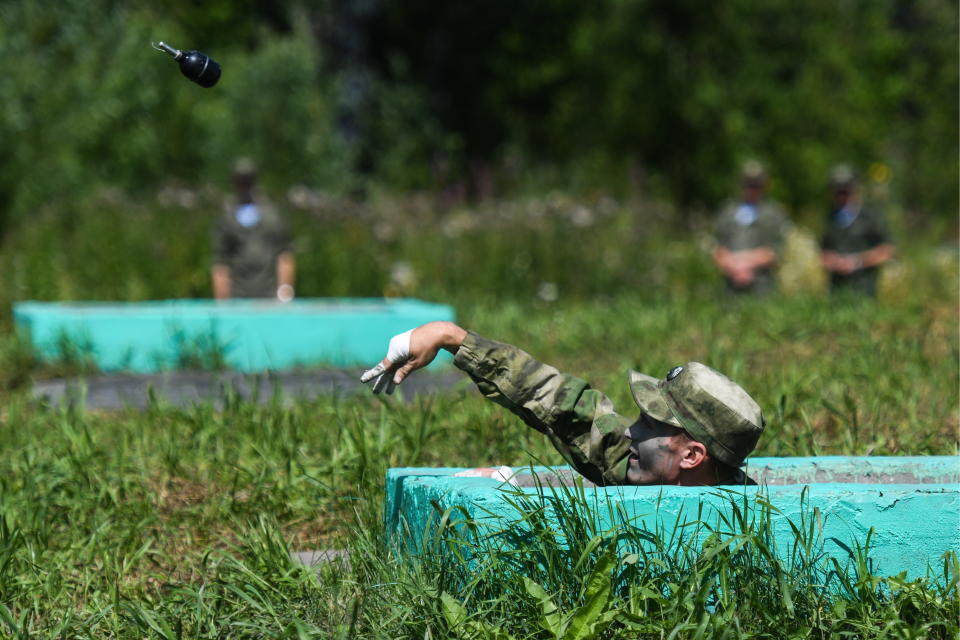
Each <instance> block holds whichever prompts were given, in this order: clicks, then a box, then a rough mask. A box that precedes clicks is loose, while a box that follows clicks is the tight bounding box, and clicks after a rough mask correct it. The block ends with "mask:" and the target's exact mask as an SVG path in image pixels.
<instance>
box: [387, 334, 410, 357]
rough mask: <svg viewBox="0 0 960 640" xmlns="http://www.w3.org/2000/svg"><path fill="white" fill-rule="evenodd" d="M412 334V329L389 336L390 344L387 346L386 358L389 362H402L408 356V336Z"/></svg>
mask: <svg viewBox="0 0 960 640" xmlns="http://www.w3.org/2000/svg"><path fill="white" fill-rule="evenodd" d="M411 335H413V329H410V330H409V331H404V332H403V333H400V334H397V335H395V336H393V337H392V338H390V346H389V347H387V360H389V361H390V362H395V363H396V362H403V361H404V360H406V359H407V358H409V357H410V336H411Z"/></svg>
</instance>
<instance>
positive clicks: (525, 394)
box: [454, 332, 633, 485]
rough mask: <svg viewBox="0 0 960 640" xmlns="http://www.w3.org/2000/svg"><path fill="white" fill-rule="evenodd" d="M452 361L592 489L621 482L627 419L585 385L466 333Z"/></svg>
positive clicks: (514, 349) (511, 349) (627, 442)
mask: <svg viewBox="0 0 960 640" xmlns="http://www.w3.org/2000/svg"><path fill="white" fill-rule="evenodd" d="M454 363H455V364H456V366H457V367H459V368H460V369H462V370H463V371H465V372H467V374H469V375H470V377H471V378H472V379H473V381H474V382H475V383H476V385H477V387H478V388H479V389H480V392H481V393H483V395H484V396H486V397H487V398H488V399H490V400H492V401H493V402H496V403H497V404H499V405H501V406H503V407H506V408H507V409H509V410H510V411H512V412H513V413H515V414H516V415H517V416H519V417H520V418H521V419H522V420H523V421H524V422H525V423H526V424H527V425H529V426H530V427H533V428H534V429H536V430H537V431H539V432H541V433H543V434H545V435H546V436H547V437H548V438H550V441H551V443H552V444H553V446H554V447H555V448H556V449H557V451H559V452H560V454H561V455H562V456H563V457H564V459H566V460H567V462H569V463H570V464H571V465H572V466H573V467H574V468H575V469H576V470H577V471H578V472H579V473H581V474H582V475H583V476H585V477H586V478H587V479H588V480H590V481H591V482H594V483H596V484H598V485H607V484H625V483H626V471H627V456H628V455H629V453H630V452H629V446H630V438H629V435H628V434H627V428H628V427H629V426H630V424H632V422H633V421H632V420H630V419H628V418H625V417H623V416H621V415H618V414H617V413H616V412H615V411H614V409H613V403H611V401H610V399H609V398H607V397H606V396H605V395H603V394H602V393H600V392H599V391H596V390H594V389H591V388H590V385H589V384H587V383H586V382H585V381H583V380H581V379H579V378H575V377H573V376H570V375H566V374H563V373H561V372H560V371H558V370H557V369H555V368H554V367H551V366H549V365H546V364H543V363H541V362H539V361H537V360H535V359H534V358H533V357H532V356H530V355H529V354H528V353H526V352H525V351H523V350H521V349H518V348H517V347H514V346H512V345H509V344H504V343H501V342H495V341H493V340H488V339H486V338H483V337H480V336H478V335H477V334H475V333H472V332H470V333H468V335H467V337H466V339H465V340H464V342H463V345H462V346H461V347H460V349H459V350H458V351H457V355H456V358H455V359H454Z"/></svg>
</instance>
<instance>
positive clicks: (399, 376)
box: [361, 322, 764, 485]
mask: <svg viewBox="0 0 960 640" xmlns="http://www.w3.org/2000/svg"><path fill="white" fill-rule="evenodd" d="M440 349H446V350H448V351H450V352H451V353H453V354H454V364H455V365H456V366H457V367H458V368H460V369H462V370H463V371H465V372H466V373H467V374H468V375H469V376H470V377H471V378H472V379H473V381H474V383H475V384H476V385H477V387H478V388H479V390H480V392H481V393H482V394H483V395H484V396H486V397H487V398H488V399H490V400H492V401H493V402H496V403H497V404H499V405H501V406H503V407H506V408H507V409H509V410H510V411H512V412H513V413H515V414H516V415H517V416H519V417H520V418H521V419H522V420H523V421H524V422H525V423H526V424H527V425H528V426H530V427H532V428H534V429H536V430H537V431H539V432H541V433H543V434H544V435H546V436H547V437H548V438H549V439H550V441H551V443H552V444H553V446H554V447H555V448H556V449H557V451H559V452H560V454H561V455H562V456H563V457H564V458H565V459H566V460H567V462H569V463H570V464H571V465H572V466H573V467H574V468H575V469H576V470H577V471H578V472H579V473H580V474H582V475H583V476H584V477H586V478H587V479H588V480H590V481H591V482H594V483H596V484H598V485H656V484H676V485H717V484H743V483H750V480H749V479H748V478H747V477H746V476H745V475H744V474H743V472H742V471H741V470H740V467H741V466H742V465H743V463H744V460H745V459H746V458H747V456H748V455H750V453H751V452H752V451H753V449H754V447H755V446H756V444H757V440H758V439H759V438H760V434H761V433H762V432H763V427H764V419H763V415H762V413H761V411H760V407H759V405H757V403H756V402H755V401H754V400H753V398H751V397H750V396H749V394H747V392H746V391H744V390H743V389H742V388H741V387H740V386H739V385H737V384H736V383H734V382H733V381H731V380H730V379H729V378H727V377H726V376H724V375H723V374H721V373H719V372H717V371H715V370H713V369H711V368H710V367H708V366H706V365H703V364H700V363H699V362H689V363H687V364H685V365H682V366H678V367H674V368H673V369H671V370H670V371H669V372H667V373H666V375H665V376H664V377H663V378H655V377H651V376H648V375H644V374H641V373H637V372H631V373H630V376H629V383H630V389H631V391H632V393H633V398H634V400H635V401H636V403H637V405H638V407H639V408H640V416H639V417H638V418H630V417H627V416H624V415H621V414H619V413H617V412H616V411H615V410H614V407H613V403H612V402H611V401H610V399H609V398H607V396H605V395H604V394H602V393H600V392H599V391H596V390H595V389H592V388H590V385H589V384H588V383H587V382H585V381H583V380H581V379H579V378H576V377H574V376H571V375H567V374H564V373H561V372H560V371H558V370H557V369H555V368H554V367H551V366H549V365H546V364H543V363H541V362H538V361H537V360H535V359H534V358H533V357H532V356H530V355H529V354H528V353H526V352H525V351H523V350H521V349H519V348H517V347H514V346H512V345H509V344H504V343H502V342H496V341H494V340H489V339H487V338H483V337H481V336H479V335H477V334H475V333H473V332H469V331H466V330H464V329H462V328H461V327H459V326H457V325H455V324H453V323H450V322H431V323H428V324H425V325H422V326H420V327H417V328H416V329H411V330H410V331H407V332H405V333H402V334H400V335H398V336H395V337H394V338H393V339H392V340H391V341H390V345H389V348H388V351H387V356H386V357H385V358H384V359H383V361H382V362H380V363H379V364H378V365H376V366H375V367H374V368H372V369H370V370H369V371H366V372H365V373H364V374H363V376H362V377H361V381H362V382H365V383H372V384H373V391H374V393H379V392H381V391H385V392H386V393H392V392H393V389H394V387H395V386H396V385H398V384H400V383H401V382H402V381H403V379H404V378H405V377H406V376H407V375H409V374H410V373H411V372H412V371H414V370H416V369H419V368H421V367H424V366H426V365H428V364H429V363H430V362H431V361H432V360H433V359H434V357H436V355H437V352H438V351H439V350H440Z"/></svg>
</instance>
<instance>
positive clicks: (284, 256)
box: [212, 158, 295, 302]
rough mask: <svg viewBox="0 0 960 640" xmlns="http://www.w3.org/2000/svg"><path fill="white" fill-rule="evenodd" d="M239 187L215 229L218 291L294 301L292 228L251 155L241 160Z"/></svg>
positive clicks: (221, 296)
mask: <svg viewBox="0 0 960 640" xmlns="http://www.w3.org/2000/svg"><path fill="white" fill-rule="evenodd" d="M233 188H234V196H233V198H231V199H230V200H228V201H227V203H226V205H225V208H224V212H223V215H222V216H221V217H220V220H219V221H218V222H217V227H216V233H215V234H214V254H215V263H214V265H213V273H212V276H213V297H214V298H216V299H217V300H227V299H229V298H274V299H276V300H278V301H280V302H289V301H290V300H292V299H293V277H294V269H295V264H294V258H293V251H292V250H291V245H290V234H289V233H288V232H287V227H286V225H285V224H284V221H283V219H282V218H281V217H280V214H279V213H278V212H277V210H276V209H275V208H274V207H273V206H271V205H270V204H269V203H268V202H266V200H265V199H264V198H263V197H262V195H261V194H260V193H259V190H258V189H257V169H256V166H255V165H254V164H253V162H252V161H251V160H249V159H247V158H242V159H240V160H237V162H236V164H235V165H234V169H233Z"/></svg>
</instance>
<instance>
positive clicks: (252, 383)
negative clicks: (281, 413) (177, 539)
mask: <svg viewBox="0 0 960 640" xmlns="http://www.w3.org/2000/svg"><path fill="white" fill-rule="evenodd" d="M360 373H361V369H349V370H342V369H319V370H308V371H297V372H282V373H276V372H269V373H263V374H241V373H236V372H209V371H171V372H166V373H161V374H153V375H130V374H119V375H98V376H91V377H88V378H66V379H65V378H59V379H52V380H41V381H38V382H36V383H34V385H33V388H32V390H31V391H32V395H33V397H34V398H36V399H38V400H42V401H44V402H48V403H50V404H52V405H56V406H62V405H70V406H83V407H86V408H87V409H143V408H145V407H146V406H147V405H148V404H149V403H150V397H151V395H153V397H155V398H156V399H157V400H159V401H160V402H164V403H166V404H169V405H171V406H175V407H189V406H193V405H197V404H203V403H210V404H212V405H213V406H215V407H222V406H223V405H224V403H225V402H226V401H227V399H228V398H229V397H231V396H234V397H240V398H243V399H245V400H255V401H257V402H258V403H260V404H265V403H267V402H271V401H272V400H273V398H274V397H275V396H280V397H281V398H282V399H283V400H313V399H315V398H317V397H319V396H329V395H333V396H343V395H349V394H353V393H361V392H365V393H370V390H369V387H368V386H364V385H362V384H360ZM467 383H468V380H467V379H466V378H465V376H463V374H461V373H459V372H457V371H452V370H442V371H437V372H431V371H427V372H424V373H422V374H419V375H416V376H411V377H410V378H408V379H407V380H406V381H405V382H404V383H403V385H401V386H400V387H399V388H398V390H397V395H396V397H398V398H400V397H402V398H413V397H414V396H417V395H424V394H431V393H437V392H443V391H449V390H451V389H453V388H455V387H466V385H467Z"/></svg>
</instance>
